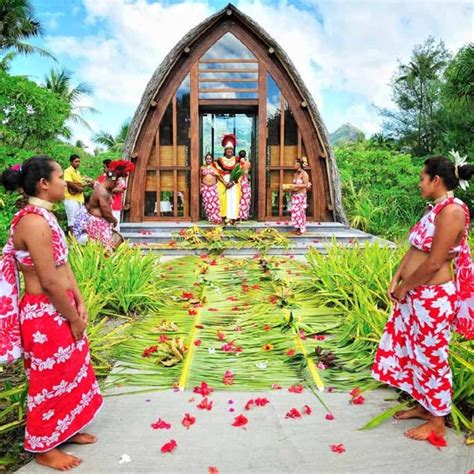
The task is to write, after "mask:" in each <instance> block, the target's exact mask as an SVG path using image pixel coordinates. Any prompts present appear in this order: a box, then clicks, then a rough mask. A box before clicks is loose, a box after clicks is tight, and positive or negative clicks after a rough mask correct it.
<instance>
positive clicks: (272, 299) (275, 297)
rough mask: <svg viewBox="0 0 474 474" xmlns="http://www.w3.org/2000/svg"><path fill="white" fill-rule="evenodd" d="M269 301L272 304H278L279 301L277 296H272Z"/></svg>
mask: <svg viewBox="0 0 474 474" xmlns="http://www.w3.org/2000/svg"><path fill="white" fill-rule="evenodd" d="M268 301H269V302H270V303H271V304H276V302H277V301H278V297H277V296H275V295H271V296H270V297H269V298H268Z"/></svg>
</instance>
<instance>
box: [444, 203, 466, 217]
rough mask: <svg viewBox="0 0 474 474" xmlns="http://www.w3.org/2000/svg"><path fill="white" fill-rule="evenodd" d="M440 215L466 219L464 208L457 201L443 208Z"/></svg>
mask: <svg viewBox="0 0 474 474" xmlns="http://www.w3.org/2000/svg"><path fill="white" fill-rule="evenodd" d="M438 217H444V218H449V219H456V220H457V219H460V220H464V219H465V214H464V209H463V208H462V207H461V206H460V205H459V204H456V203H452V204H448V205H447V206H446V207H445V208H444V209H442V210H441V212H440V213H439V216H438Z"/></svg>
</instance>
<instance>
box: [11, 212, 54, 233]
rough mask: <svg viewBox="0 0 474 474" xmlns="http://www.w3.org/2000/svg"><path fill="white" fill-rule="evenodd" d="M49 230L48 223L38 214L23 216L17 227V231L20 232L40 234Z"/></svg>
mask: <svg viewBox="0 0 474 474" xmlns="http://www.w3.org/2000/svg"><path fill="white" fill-rule="evenodd" d="M46 229H47V230H49V231H50V227H49V224H48V223H47V222H46V219H45V218H44V217H41V216H39V215H38V214H26V215H25V216H23V217H22V218H21V219H20V220H19V221H18V224H17V226H16V230H17V231H20V232H25V233H26V232H39V231H44V230H46Z"/></svg>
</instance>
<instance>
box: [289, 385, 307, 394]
mask: <svg viewBox="0 0 474 474" xmlns="http://www.w3.org/2000/svg"><path fill="white" fill-rule="evenodd" d="M303 390H304V389H303V385H300V384H298V385H292V386H291V387H289V388H288V391H289V392H291V393H301V392H302V391H303Z"/></svg>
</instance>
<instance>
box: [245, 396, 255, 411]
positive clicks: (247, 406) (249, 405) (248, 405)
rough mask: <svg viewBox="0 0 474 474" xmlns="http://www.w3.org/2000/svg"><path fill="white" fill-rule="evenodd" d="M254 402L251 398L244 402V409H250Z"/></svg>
mask: <svg viewBox="0 0 474 474" xmlns="http://www.w3.org/2000/svg"><path fill="white" fill-rule="evenodd" d="M253 404H254V401H253V399H251V400H249V401H248V402H247V403H246V404H245V409H246V410H250V408H252V405H253Z"/></svg>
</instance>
